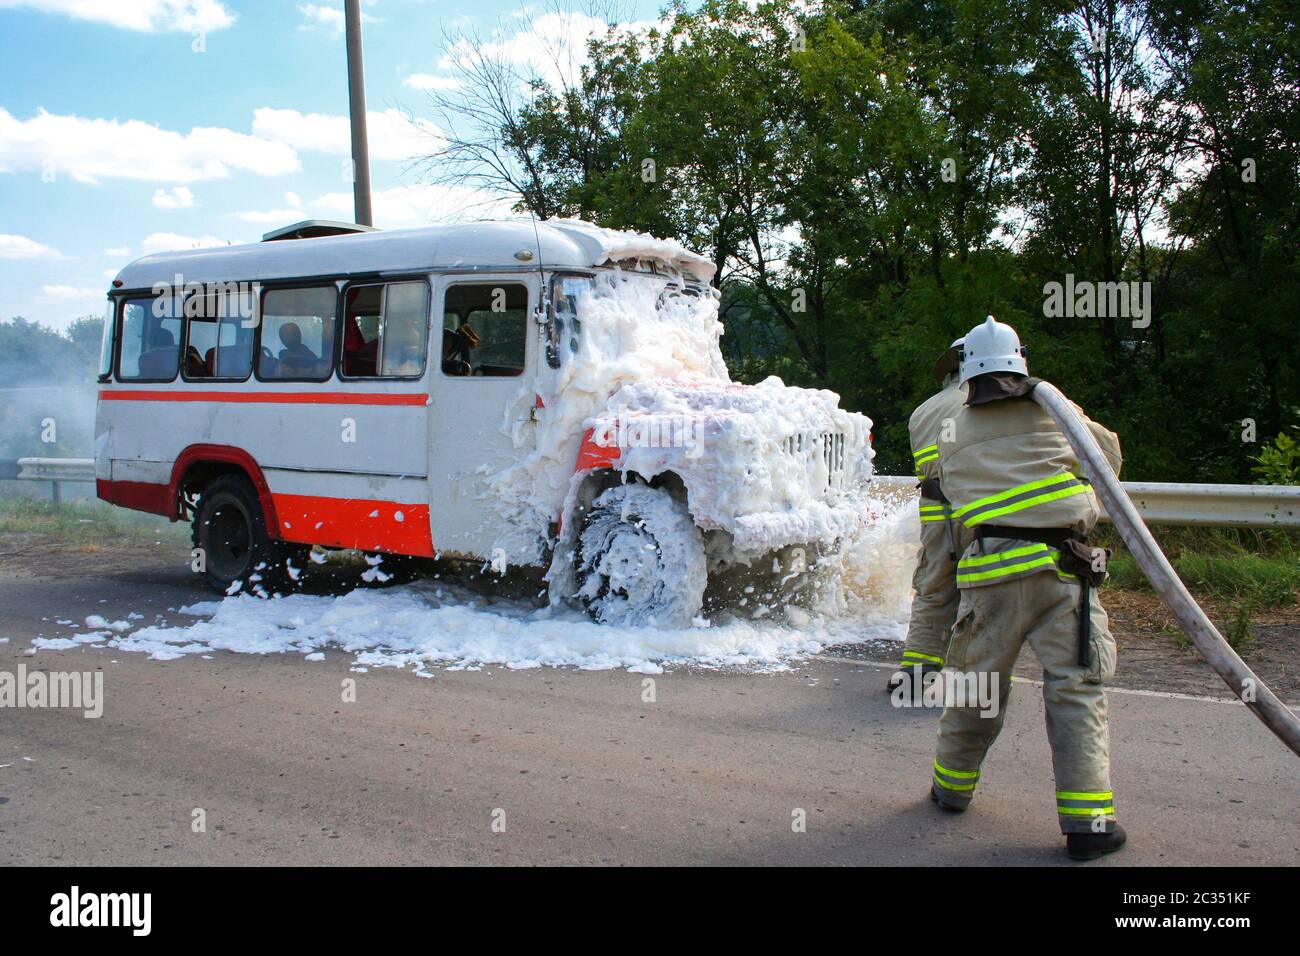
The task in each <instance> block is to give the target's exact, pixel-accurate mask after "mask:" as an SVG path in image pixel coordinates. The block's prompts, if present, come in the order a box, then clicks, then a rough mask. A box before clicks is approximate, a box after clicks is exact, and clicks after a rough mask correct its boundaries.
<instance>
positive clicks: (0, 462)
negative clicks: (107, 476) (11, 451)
mask: <svg viewBox="0 0 1300 956" xmlns="http://www.w3.org/2000/svg"><path fill="white" fill-rule="evenodd" d="M0 478H14V479H17V480H19V481H48V482H49V483H50V494H51V497H52V498H53V500H54V503H55V504H56V505H57V504H59V503H60V501H61V500H62V497H63V496H62V494H61V493H60V491H59V485H60V484H61V483H62V482H65V481H82V482H85V481H94V480H95V459H93V458H7V459H0Z"/></svg>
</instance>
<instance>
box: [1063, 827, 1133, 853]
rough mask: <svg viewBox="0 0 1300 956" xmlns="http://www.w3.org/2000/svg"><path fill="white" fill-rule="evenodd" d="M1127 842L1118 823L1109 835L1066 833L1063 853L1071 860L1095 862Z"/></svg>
mask: <svg viewBox="0 0 1300 956" xmlns="http://www.w3.org/2000/svg"><path fill="white" fill-rule="evenodd" d="M1127 841H1128V834H1126V833H1125V832H1124V828H1123V827H1122V826H1120V825H1119V824H1118V823H1117V824H1115V829H1114V830H1112V831H1111V832H1110V833H1067V834H1066V835H1065V852H1066V853H1068V854H1069V856H1070V859H1071V860H1095V859H1097V857H1099V856H1104V855H1105V854H1107V853H1114V852H1115V851H1116V850H1118V849H1119V848H1120V847H1122V846H1123V845H1124V844H1125V843H1126V842H1127Z"/></svg>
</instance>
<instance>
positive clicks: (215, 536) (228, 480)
mask: <svg viewBox="0 0 1300 956" xmlns="http://www.w3.org/2000/svg"><path fill="white" fill-rule="evenodd" d="M192 540H193V542H194V547H195V548H196V549H197V550H196V555H195V557H196V558H201V559H202V564H201V565H199V566H198V567H196V570H199V569H200V568H201V570H199V573H201V574H202V575H203V577H204V578H205V579H206V580H207V582H208V584H209V585H210V586H211V587H212V588H213V589H215V590H217V591H220V592H222V593H223V594H236V593H239V592H241V591H248V592H250V593H253V594H257V593H258V592H259V591H260V592H262V593H263V594H271V593H273V592H276V591H285V590H289V589H290V586H291V584H292V583H293V577H292V573H291V571H290V559H291V554H292V551H291V549H289V548H286V547H284V546H281V545H280V544H278V543H277V542H275V541H272V540H271V538H270V535H268V534H267V532H266V517H265V516H264V515H263V514H262V505H261V502H260V501H259V500H258V497H257V492H256V491H255V490H254V489H253V485H252V483H251V482H250V481H249V480H248V479H247V478H246V477H244V476H243V475H235V474H232V475H220V476H218V477H217V478H214V479H213V480H212V481H211V482H210V483H209V484H208V485H207V486H206V487H205V488H204V489H203V491H202V493H201V494H200V495H199V500H198V504H197V505H196V506H195V508H194V525H193V536H192ZM302 566H303V565H302V563H299V562H294V569H295V570H297V569H298V568H301V567H302ZM236 584H238V587H236Z"/></svg>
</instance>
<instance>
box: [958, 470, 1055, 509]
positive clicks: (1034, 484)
mask: <svg viewBox="0 0 1300 956" xmlns="http://www.w3.org/2000/svg"><path fill="white" fill-rule="evenodd" d="M1078 480H1079V479H1078V478H1076V477H1075V476H1074V475H1072V474H1070V473H1069V472H1066V473H1065V474H1061V475H1053V476H1052V477H1051V478H1040V479H1038V480H1037V481H1029V482H1026V483H1025V484H1023V485H1016V486H1015V487H1014V488H1008V489H1007V490H1006V491H999V492H997V493H996V494H992V495H988V496H986V497H984V498H979V499H977V500H975V501H972V502H971V503H970V504H965V505H962V506H961V507H960V508H958V509H957V510H956V511H954V512H953V516H954V517H958V518H960V517H961V516H962V515H963V514H965V513H966V512H968V511H973V510H975V509H976V508H983V507H984V506H985V505H991V504H996V503H997V502H999V501H1005V500H1006V499H1007V498H1014V497H1015V496H1016V495H1020V494H1024V493H1025V492H1026V491H1033V490H1034V489H1035V488H1046V487H1047V486H1048V485H1057V484H1060V483H1061V482H1063V481H1078Z"/></svg>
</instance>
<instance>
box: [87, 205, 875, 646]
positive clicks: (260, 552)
mask: <svg viewBox="0 0 1300 956" xmlns="http://www.w3.org/2000/svg"><path fill="white" fill-rule="evenodd" d="M713 273H714V264H713V263H712V262H711V261H710V260H708V259H707V258H705V257H702V256H699V255H696V254H694V253H692V252H689V251H688V250H686V249H685V248H684V247H682V246H680V245H678V244H677V243H674V242H669V241H664V240H657V239H653V238H651V237H648V236H643V235H639V234H634V233H622V232H615V231H612V230H605V229H600V228H597V227H595V226H592V225H590V224H587V223H581V222H576V221H567V220H565V221H547V222H532V221H527V220H525V221H504V222H484V223H472V224H460V225H441V226H429V227H424V228H417V229H407V230H395V231H378V230H368V229H364V228H362V227H353V226H349V225H346V224H333V223H323V222H307V223H299V224H296V225H294V226H291V227H287V228H286V229H283V230H279V231H277V232H275V233H271V234H268V235H267V236H266V237H265V239H264V240H263V241H262V242H258V243H251V244H246V245H233V246H226V247H218V248H205V249H195V250H186V251H178V252H172V253H163V254H157V255H151V256H147V257H145V258H142V259H139V260H137V261H135V262H133V263H131V264H129V265H127V266H126V267H125V268H123V269H122V270H121V272H120V273H119V274H118V275H117V277H116V278H115V279H114V280H113V281H112V289H111V290H110V293H109V304H108V312H107V319H106V322H105V327H104V338H103V348H102V353H101V360H100V367H99V378H98V381H99V391H98V403H97V411H96V425H95V478H96V489H97V494H98V496H99V497H100V498H102V499H103V500H105V501H108V502H111V503H113V504H115V505H119V506H122V507H126V508H132V509H136V510H140V511H146V512H151V513H154V514H159V515H164V516H166V517H167V518H169V519H171V520H173V521H187V522H189V523H190V524H191V525H192V528H193V544H194V562H193V567H194V568H195V570H196V571H197V572H198V573H201V574H202V575H203V576H204V577H205V578H206V579H207V581H208V582H209V583H210V584H211V585H213V586H214V587H215V588H217V589H219V590H220V591H223V592H225V593H236V592H238V591H241V590H243V591H253V592H255V593H257V594H259V595H268V594H273V593H276V592H282V591H284V590H287V589H290V588H292V586H293V582H294V581H296V580H297V579H298V576H299V574H300V573H301V571H302V570H303V568H304V567H305V566H306V563H307V559H308V552H309V551H310V550H311V549H312V548H324V549H356V550H359V551H363V552H367V553H371V554H386V555H399V556H410V557H413V558H462V559H472V560H480V561H483V562H485V563H487V562H490V563H491V564H492V566H494V567H498V568H502V567H506V566H511V565H526V566H529V567H535V568H539V569H541V570H542V571H543V572H545V573H546V576H547V579H548V581H549V583H550V587H551V591H552V597H553V599H556V598H558V599H561V600H565V601H572V602H576V603H578V604H580V605H582V606H583V607H585V608H586V609H587V610H588V612H589V613H590V614H591V615H592V616H593V617H594V618H596V619H597V620H601V621H606V622H611V623H613V622H641V623H646V622H656V623H659V624H669V623H671V624H674V625H685V624H689V622H690V621H691V620H692V619H693V618H694V616H695V615H698V614H699V609H700V607H701V602H702V599H703V590H704V588H705V586H706V585H705V579H706V578H707V577H708V576H709V575H710V574H711V573H714V572H718V571H721V570H725V569H726V568H727V567H730V566H734V565H740V564H743V565H746V566H750V565H754V564H755V563H756V562H757V563H762V562H763V561H766V560H767V559H768V558H769V557H770V556H772V555H774V554H776V555H780V554H782V553H785V554H786V555H787V557H788V556H789V554H790V553H793V552H794V551H799V552H800V553H803V554H807V553H812V552H817V553H822V552H824V551H826V550H827V549H828V548H830V547H832V546H833V545H834V542H835V541H836V540H839V539H842V538H843V536H844V535H845V534H846V533H847V532H848V530H849V529H850V528H851V526H852V525H853V523H854V521H855V520H856V516H857V511H856V510H855V505H854V501H853V494H854V489H855V488H859V487H860V486H861V483H862V481H863V480H864V479H865V478H866V477H868V476H869V473H870V454H871V452H870V441H869V431H868V429H869V426H870V422H869V420H868V419H866V418H865V417H864V416H861V415H853V414H850V413H848V412H845V411H843V410H841V409H839V408H838V404H837V401H838V400H837V399H836V398H835V396H833V395H832V394H831V393H828V392H817V391H808V390H802V389H792V388H787V387H786V386H784V385H782V384H781V383H780V382H779V380H776V379H772V380H769V381H768V382H765V383H761V384H760V385H758V386H742V385H738V384H736V383H733V382H731V381H730V380H729V378H728V377H727V373H726V367H725V364H724V363H723V362H722V357H721V353H720V351H719V346H718V336H719V335H720V334H721V324H720V323H719V321H718V318H717V314H718V308H717V304H718V294H717V291H716V290H715V289H714V288H713V287H712V286H711V284H710V281H711V279H712V277H713ZM828 396H829V398H828ZM661 420H662V421H661ZM665 422H666V423H667V424H666V427H664V428H657V427H656V428H649V427H647V425H648V424H652V425H656V426H657V425H659V424H664V423H665ZM629 425H632V426H635V427H632V428H629ZM652 433H653V434H652ZM683 436H685V438H683Z"/></svg>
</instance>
